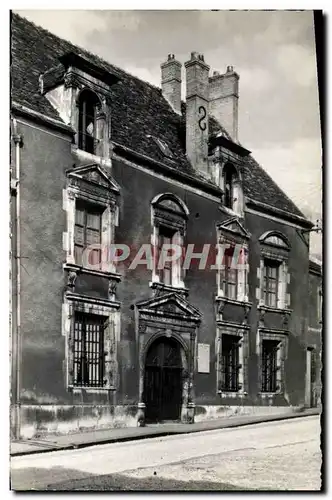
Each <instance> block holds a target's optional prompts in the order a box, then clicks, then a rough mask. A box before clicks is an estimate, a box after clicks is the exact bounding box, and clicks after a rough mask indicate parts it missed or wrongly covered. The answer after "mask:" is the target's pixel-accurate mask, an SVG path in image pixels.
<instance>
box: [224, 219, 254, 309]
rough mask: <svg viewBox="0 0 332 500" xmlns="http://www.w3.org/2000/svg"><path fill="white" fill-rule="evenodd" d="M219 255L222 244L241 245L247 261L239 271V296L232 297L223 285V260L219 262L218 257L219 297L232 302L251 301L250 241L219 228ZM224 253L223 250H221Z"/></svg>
mask: <svg viewBox="0 0 332 500" xmlns="http://www.w3.org/2000/svg"><path fill="white" fill-rule="evenodd" d="M217 238H218V239H217V241H218V244H217V256H218V255H219V252H220V251H221V247H222V245H241V246H242V248H243V250H244V254H245V262H244V264H241V267H240V268H239V269H238V273H237V297H236V299H231V298H230V297H227V296H226V295H225V290H224V289H223V287H222V286H221V282H222V276H223V268H222V266H223V262H219V260H218V257H217V297H221V298H223V299H225V300H228V301H230V302H242V303H243V302H249V244H248V241H247V240H246V239H245V238H243V237H242V236H236V235H235V234H234V235H231V234H230V233H229V232H226V231H224V230H223V229H222V228H218V229H217ZM221 255H222V252H221Z"/></svg>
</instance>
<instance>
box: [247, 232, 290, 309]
mask: <svg viewBox="0 0 332 500" xmlns="http://www.w3.org/2000/svg"><path fill="white" fill-rule="evenodd" d="M274 235H275V236H278V237H279V238H280V239H282V240H283V242H284V244H283V245H282V246H279V245H275V244H271V243H266V240H267V241H269V239H270V238H271V236H274ZM259 242H260V263H259V267H258V268H257V279H258V287H257V288H256V299H257V300H258V307H259V308H263V309H267V310H272V311H285V310H286V311H288V310H290V305H291V304H290V300H291V297H290V290H289V285H290V274H289V272H288V260H289V252H290V250H291V248H290V244H289V242H288V239H287V238H286V236H285V235H283V234H282V233H280V232H278V231H268V232H266V233H264V234H263V235H262V236H261V237H260V238H259ZM265 260H270V261H274V262H276V263H279V267H278V293H277V305H276V307H272V306H268V305H267V304H265V299H264V267H265Z"/></svg>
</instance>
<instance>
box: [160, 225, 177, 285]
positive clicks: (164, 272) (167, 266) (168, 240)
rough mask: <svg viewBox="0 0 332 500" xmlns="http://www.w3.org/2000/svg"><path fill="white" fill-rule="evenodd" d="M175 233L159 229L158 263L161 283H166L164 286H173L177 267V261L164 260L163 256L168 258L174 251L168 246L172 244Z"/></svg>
mask: <svg viewBox="0 0 332 500" xmlns="http://www.w3.org/2000/svg"><path fill="white" fill-rule="evenodd" d="M174 234H175V232H174V231H172V230H170V229H168V228H167V227H163V226H160V227H159V237H158V255H157V262H158V267H159V268H161V269H158V273H159V281H160V282H161V283H164V285H169V286H172V285H173V281H174V280H173V276H172V275H173V272H172V271H173V267H174V266H176V265H177V261H174V262H170V261H168V260H167V259H165V262H164V259H163V256H164V257H166V256H168V255H170V254H171V252H172V250H171V249H170V247H169V246H168V245H171V244H172V241H173V236H174Z"/></svg>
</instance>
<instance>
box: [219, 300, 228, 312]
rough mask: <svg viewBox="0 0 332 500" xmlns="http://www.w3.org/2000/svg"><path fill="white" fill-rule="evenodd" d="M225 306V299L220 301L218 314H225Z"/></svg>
mask: <svg viewBox="0 0 332 500" xmlns="http://www.w3.org/2000/svg"><path fill="white" fill-rule="evenodd" d="M225 306H226V302H224V301H222V302H220V304H219V307H218V314H221V315H222V314H223V312H224V309H225Z"/></svg>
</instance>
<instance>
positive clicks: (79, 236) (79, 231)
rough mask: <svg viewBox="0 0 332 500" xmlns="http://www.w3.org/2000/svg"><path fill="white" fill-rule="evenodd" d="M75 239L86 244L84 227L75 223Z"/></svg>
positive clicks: (81, 243) (79, 243)
mask: <svg viewBox="0 0 332 500" xmlns="http://www.w3.org/2000/svg"><path fill="white" fill-rule="evenodd" d="M74 241H75V243H77V244H78V245H84V228H83V227H80V226H76V225H75V236H74Z"/></svg>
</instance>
